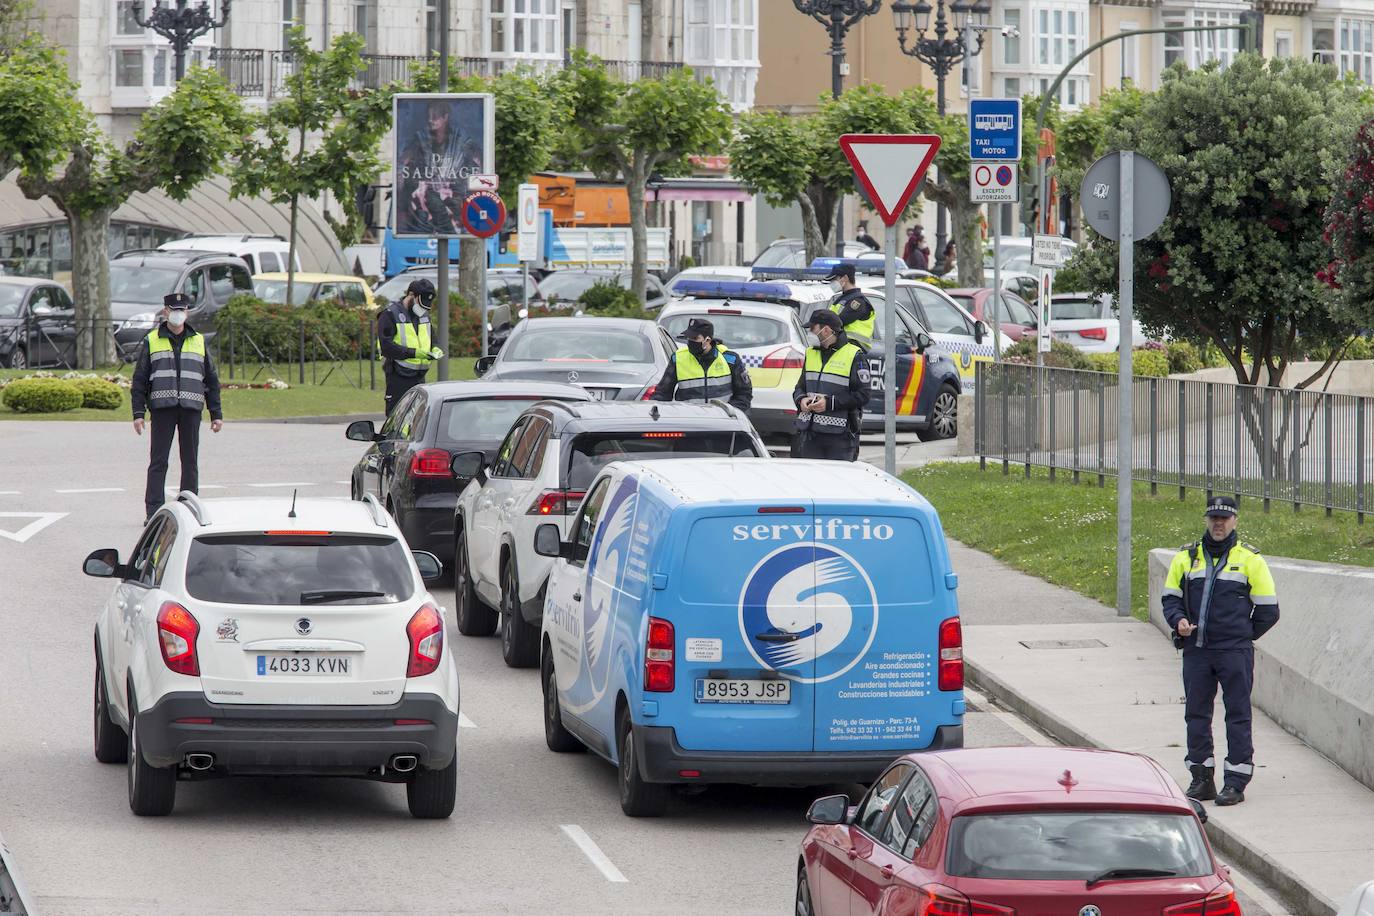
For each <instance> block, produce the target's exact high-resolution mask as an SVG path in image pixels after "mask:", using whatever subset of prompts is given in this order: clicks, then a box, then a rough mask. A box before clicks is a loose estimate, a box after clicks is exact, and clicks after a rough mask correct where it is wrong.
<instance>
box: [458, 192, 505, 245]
mask: <svg viewBox="0 0 1374 916" xmlns="http://www.w3.org/2000/svg"><path fill="white" fill-rule="evenodd" d="M505 222H506V204H505V202H504V201H502V200H501V195H499V194H497V193H496V192H495V191H473V192H472V193H471V194H469V195H468V196H467V197H465V198H464V199H463V227H464V228H465V229H467V231H468V232H471V233H472V234H473V235H475V236H477V237H478V238H479V239H485V238H491V237H492V236H493V235H495V234H496V233H498V232H500V231H501V227H502V226H503V225H505Z"/></svg>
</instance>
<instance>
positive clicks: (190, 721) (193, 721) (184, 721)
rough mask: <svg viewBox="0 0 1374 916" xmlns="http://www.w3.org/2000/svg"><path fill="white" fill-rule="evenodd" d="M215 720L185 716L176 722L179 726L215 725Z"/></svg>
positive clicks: (206, 717) (205, 717)
mask: <svg viewBox="0 0 1374 916" xmlns="http://www.w3.org/2000/svg"><path fill="white" fill-rule="evenodd" d="M214 723H215V720H214V719H211V718H209V717H208V716H183V717H182V718H180V719H177V720H176V724H177V725H213V724H214Z"/></svg>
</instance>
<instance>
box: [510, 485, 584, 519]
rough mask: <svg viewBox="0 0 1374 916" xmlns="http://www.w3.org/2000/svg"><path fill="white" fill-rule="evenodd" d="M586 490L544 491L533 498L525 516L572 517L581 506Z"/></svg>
mask: <svg viewBox="0 0 1374 916" xmlns="http://www.w3.org/2000/svg"><path fill="white" fill-rule="evenodd" d="M586 495H587V491H586V490H545V491H544V492H542V493H540V494H539V495H538V496H536V497H535V498H534V502H532V503H530V507H529V508H528V509H526V510H525V514H526V515H572V514H573V513H574V512H576V511H577V508H578V506H581V505H582V497H584V496H586Z"/></svg>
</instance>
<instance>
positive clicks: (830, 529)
mask: <svg viewBox="0 0 1374 916" xmlns="http://www.w3.org/2000/svg"><path fill="white" fill-rule="evenodd" d="M893 533H894V532H893V530H892V526H891V525H887V524H884V523H882V522H879V523H878V524H876V525H875V524H873V521H872V519H867V518H865V519H861V520H860V521H858V522H852V521H845V520H844V519H842V518H834V517H832V518H818V519H816V520H815V521H814V522H811V521H805V522H786V523H777V522H775V523H773V524H768V525H764V524H758V525H736V526H735V527H734V528H733V529H732V530H731V532H730V537H731V539H732V540H736V541H781V540H783V539H784V538H798V539H800V538H812V539H814V540H817V541H886V540H889V539H891V537H892V535H893Z"/></svg>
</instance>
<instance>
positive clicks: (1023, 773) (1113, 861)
mask: <svg viewBox="0 0 1374 916" xmlns="http://www.w3.org/2000/svg"><path fill="white" fill-rule="evenodd" d="M807 820H808V821H810V823H811V824H812V825H813V826H812V827H811V829H810V831H809V832H808V833H807V834H806V838H805V839H804V840H803V841H802V844H801V855H800V856H799V858H798V860H797V876H796V877H797V895H796V912H797V913H798V914H808V916H836V914H839V916H851V914H873V916H879V914H881V916H896V914H899V913H900V914H909V913H912V912H918V911H919V912H921V913H931V914H934V913H948V914H956V913H963V914H969V913H978V914H986V916H1010V914H1013V913H1079V914H1085V916H1086V914H1095V913H1099V912H1100V913H1105V914H1119V916H1160V914H1161V913H1164V914H1179V916H1181V914H1185V913H1197V914H1201V913H1203V912H1206V913H1209V914H1211V913H1215V914H1217V916H1240V905H1239V904H1238V903H1237V901H1236V892H1235V888H1234V887H1233V886H1232V884H1231V882H1230V875H1229V873H1228V872H1227V870H1226V868H1225V867H1224V866H1222V865H1220V864H1219V863H1218V862H1217V860H1216V858H1215V856H1214V855H1213V854H1212V849H1211V847H1210V845H1208V842H1207V836H1206V834H1205V833H1204V832H1203V829H1202V821H1205V820H1206V813H1205V812H1204V811H1203V808H1202V805H1201V803H1200V802H1195V801H1194V802H1190V801H1189V799H1187V798H1185V797H1184V796H1183V793H1182V792H1181V791H1179V788H1178V786H1177V784H1175V782H1174V780H1173V779H1172V778H1171V777H1170V776H1169V774H1168V773H1167V772H1166V771H1165V770H1164V769H1163V768H1162V767H1161V766H1160V765H1159V764H1157V763H1155V762H1154V761H1153V760H1151V759H1150V758H1148V757H1145V756H1144V755H1141V754H1126V753H1121V752H1118V751H1099V750H1082V749H1077V748H1062V747H990V748H979V749H976V750H974V749H970V750H951V751H936V752H934V753H924V754H908V755H906V756H905V757H902V758H900V759H899V760H897V761H896V762H894V763H893V764H892V765H891V766H889V767H888V768H887V770H886V771H885V772H884V773H883V774H882V775H881V776H879V777H878V779H877V781H876V782H874V783H873V784H872V786H871V788H869V790H868V792H867V793H865V795H864V797H863V798H862V799H861V800H860V801H859V804H858V805H857V806H855V807H852V808H851V807H850V806H849V799H848V798H847V797H846V796H843V795H832V796H829V797H827V798H822V799H820V800H818V801H817V802H815V803H814V804H813V805H812V806H811V810H810V811H809V812H808V814H807ZM913 901H924V903H923V904H922V906H921V908H920V909H919V910H913V909H912V905H913Z"/></svg>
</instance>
